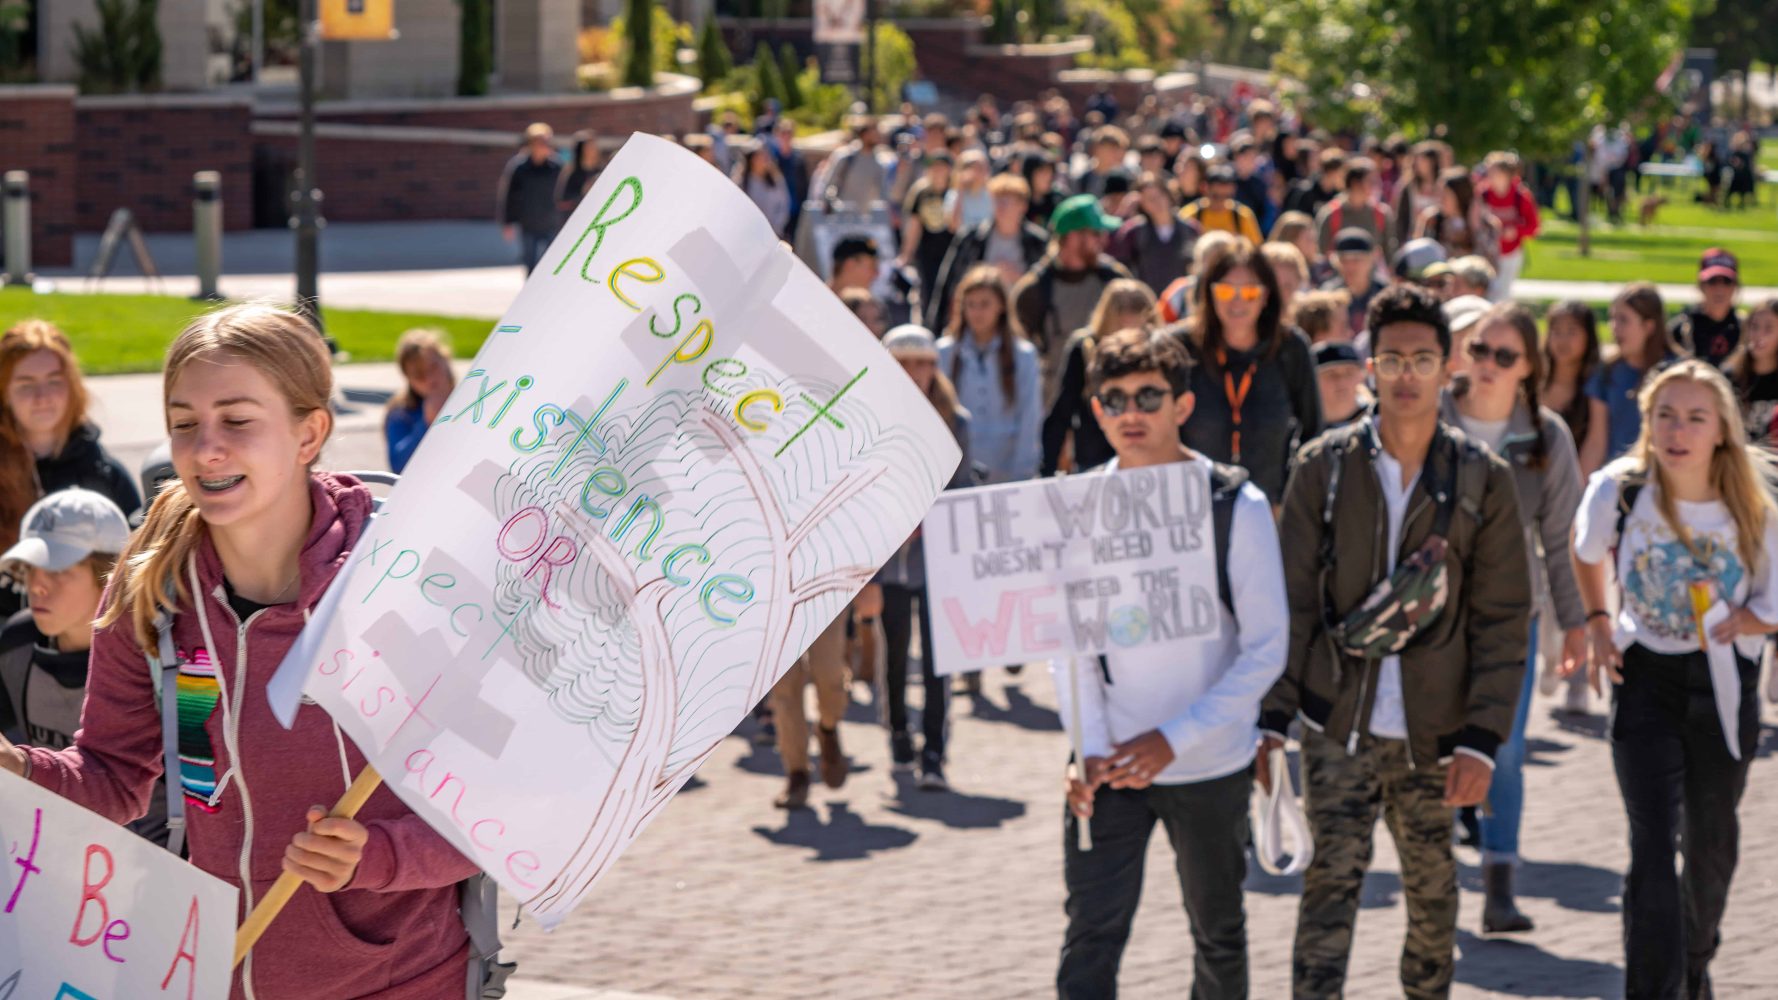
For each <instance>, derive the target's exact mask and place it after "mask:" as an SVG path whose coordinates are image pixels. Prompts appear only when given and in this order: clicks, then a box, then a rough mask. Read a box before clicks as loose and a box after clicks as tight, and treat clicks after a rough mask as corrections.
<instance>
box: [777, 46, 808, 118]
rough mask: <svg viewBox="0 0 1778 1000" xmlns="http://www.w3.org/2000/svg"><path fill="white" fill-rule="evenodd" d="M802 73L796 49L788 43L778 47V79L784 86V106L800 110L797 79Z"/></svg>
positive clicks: (800, 99)
mask: <svg viewBox="0 0 1778 1000" xmlns="http://www.w3.org/2000/svg"><path fill="white" fill-rule="evenodd" d="M802 71H803V64H802V60H800V59H798V58H797V57H796V49H795V48H794V47H792V46H791V44H790V43H789V42H785V43H784V44H783V45H780V46H779V47H778V79H779V80H780V81H782V82H783V84H784V106H785V107H786V108H800V107H802V106H803V87H802V82H801V81H800V80H798V79H797V77H798V75H799V74H801V73H802Z"/></svg>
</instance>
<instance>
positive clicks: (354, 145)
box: [255, 123, 517, 222]
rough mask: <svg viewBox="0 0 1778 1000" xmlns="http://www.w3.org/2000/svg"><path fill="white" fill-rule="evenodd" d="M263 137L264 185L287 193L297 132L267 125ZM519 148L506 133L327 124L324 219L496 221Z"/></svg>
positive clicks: (319, 143)
mask: <svg viewBox="0 0 1778 1000" xmlns="http://www.w3.org/2000/svg"><path fill="white" fill-rule="evenodd" d="M256 131H257V133H258V134H257V135H256V136H255V141H256V145H257V147H258V151H259V152H258V157H259V158H258V169H259V170H260V171H261V173H260V182H261V183H262V184H266V183H276V184H278V185H280V186H282V187H284V189H285V190H288V187H287V185H288V178H289V176H290V172H291V170H292V169H293V168H294V167H295V166H296V136H295V134H294V130H292V129H288V128H282V127H280V126H279V125H277V124H269V123H268V124H266V125H262V126H260V127H259V128H258V129H257V130H256ZM279 133H288V134H279ZM516 150H517V145H516V143H514V142H512V141H510V140H509V138H508V137H507V136H506V135H505V133H493V134H491V135H489V136H482V137H478V136H471V135H464V136H439V135H429V134H427V133H426V132H420V131H417V130H412V129H402V128H353V127H346V128H339V127H337V126H336V127H328V126H322V127H321V128H320V129H319V130H318V131H317V134H316V137H315V162H316V174H317V178H316V179H317V181H319V183H320V186H321V193H322V203H321V214H322V215H323V216H325V217H326V218H327V219H328V220H330V221H334V222H388V221H396V220H401V221H407V220H413V219H490V220H491V219H493V218H494V189H495V186H496V184H497V183H498V182H499V179H500V171H501V170H502V168H504V167H505V165H506V161H507V160H508V159H510V158H511V157H512V156H513V154H514V153H515V152H516Z"/></svg>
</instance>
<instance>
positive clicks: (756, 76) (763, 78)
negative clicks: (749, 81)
mask: <svg viewBox="0 0 1778 1000" xmlns="http://www.w3.org/2000/svg"><path fill="white" fill-rule="evenodd" d="M753 80H754V86H755V87H757V88H758V90H759V100H758V101H757V102H755V104H754V106H755V107H764V106H765V103H766V102H767V101H770V100H776V101H777V102H778V105H779V107H786V106H787V104H786V101H785V96H784V81H783V80H782V79H781V77H780V74H779V72H778V60H777V59H776V58H775V57H774V56H773V55H772V48H771V46H769V45H767V44H766V43H765V42H760V43H759V44H758V45H756V46H754V48H753Z"/></svg>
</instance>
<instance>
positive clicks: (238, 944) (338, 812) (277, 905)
mask: <svg viewBox="0 0 1778 1000" xmlns="http://www.w3.org/2000/svg"><path fill="white" fill-rule="evenodd" d="M382 783H383V776H382V775H380V774H378V773H377V769H376V768H374V767H371V766H370V765H368V764H366V765H365V767H364V770H362V771H360V772H358V777H357V779H356V780H354V781H353V782H352V787H351V788H348V789H346V794H344V795H342V796H340V800H339V801H338V802H336V803H334V806H333V811H332V812H330V813H328V814H327V815H329V816H337V817H339V818H340V819H351V818H352V817H354V816H356V815H358V810H360V809H362V808H364V803H366V802H367V801H369V800H370V796H371V793H372V792H374V791H376V790H377V787H378V786H380V785H381V784H382ZM302 884H303V880H302V879H301V878H300V877H298V876H296V875H292V874H290V873H289V872H285V873H284V874H282V875H279V876H278V881H276V882H274V883H272V888H271V891H269V892H267V893H266V894H265V897H264V898H263V899H261V900H260V901H259V905H258V906H255V907H254V908H253V911H252V912H250V913H248V914H247V919H246V920H243V921H241V926H240V929H239V930H236V931H235V965H236V966H239V965H240V964H241V961H242V960H243V959H245V958H246V957H247V953H248V952H250V951H252V950H253V946H254V944H256V943H258V941H259V938H260V935H262V934H264V933H265V929H266V928H267V927H270V926H271V925H272V921H273V920H276V919H277V918H278V913H279V911H281V910H283V909H284V904H286V903H288V902H290V897H291V896H294V895H295V894H296V890H298V889H300V888H302Z"/></svg>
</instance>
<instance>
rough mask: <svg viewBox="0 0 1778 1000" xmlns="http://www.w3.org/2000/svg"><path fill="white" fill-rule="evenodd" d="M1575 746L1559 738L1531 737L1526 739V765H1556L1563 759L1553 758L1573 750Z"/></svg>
mask: <svg viewBox="0 0 1778 1000" xmlns="http://www.w3.org/2000/svg"><path fill="white" fill-rule="evenodd" d="M1575 746H1576V744H1573V743H1563V742H1561V741H1559V740H1546V739H1543V738H1542V737H1538V736H1532V737H1529V738H1527V739H1526V740H1525V766H1526V767H1555V766H1556V765H1557V764H1560V763H1562V761H1561V760H1560V759H1557V760H1552V759H1551V758H1552V757H1557V758H1559V757H1560V756H1561V755H1562V754H1565V753H1567V752H1568V751H1570V750H1573V749H1574V748H1575Z"/></svg>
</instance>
